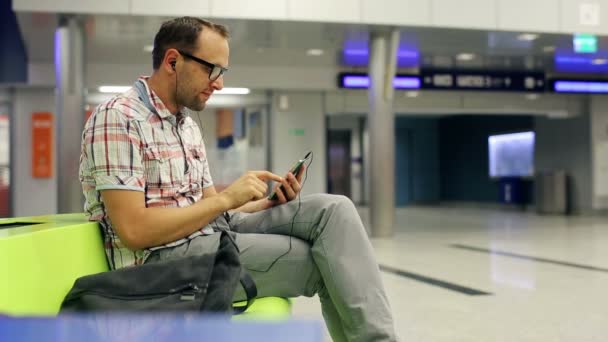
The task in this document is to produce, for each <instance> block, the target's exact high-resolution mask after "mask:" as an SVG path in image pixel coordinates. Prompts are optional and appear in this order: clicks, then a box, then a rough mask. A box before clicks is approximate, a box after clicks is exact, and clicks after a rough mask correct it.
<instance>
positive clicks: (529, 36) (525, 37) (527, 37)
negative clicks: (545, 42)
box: [517, 33, 538, 42]
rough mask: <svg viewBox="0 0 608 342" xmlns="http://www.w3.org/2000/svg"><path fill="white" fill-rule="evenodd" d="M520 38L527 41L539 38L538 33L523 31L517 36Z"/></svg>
mask: <svg viewBox="0 0 608 342" xmlns="http://www.w3.org/2000/svg"><path fill="white" fill-rule="evenodd" d="M517 39H518V40H523V41H527V42H531V41H533V40H536V39H538V35H537V34H534V33H522V34H520V35H519V36H517Z"/></svg>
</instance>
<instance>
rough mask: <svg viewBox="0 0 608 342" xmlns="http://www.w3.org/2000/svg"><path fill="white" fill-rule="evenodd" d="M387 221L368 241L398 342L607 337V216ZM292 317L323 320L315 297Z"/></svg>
mask: <svg viewBox="0 0 608 342" xmlns="http://www.w3.org/2000/svg"><path fill="white" fill-rule="evenodd" d="M360 212H361V216H362V217H363V219H364V222H366V223H367V222H368V211H367V210H366V209H365V208H362V209H360ZM395 225H396V233H395V237H394V238H392V239H374V240H372V244H373V245H374V248H375V249H376V254H377V257H378V262H379V263H380V264H381V265H382V266H383V267H384V270H383V272H382V275H383V279H384V284H385V286H386V289H387V292H388V295H389V299H390V302H391V306H392V309H393V312H394V317H395V321H396V326H397V327H396V329H397V333H398V335H399V337H400V338H401V340H402V341H425V342H426V341H446V342H448V341H449V342H455V341H467V342H469V341H484V342H485V341H505V342H506V341H509V342H511V341H518V342H523V341H534V342H538V341H543V342H546V341H608V293H607V292H608V217H584V216H578V217H560V216H537V215H535V214H534V213H529V212H515V211H499V210H488V209H483V210H482V209H466V208H465V209H463V208H446V207H409V208H399V209H397V214H396V222H395ZM412 275H413V276H412ZM434 281H439V285H438V284H436V283H433V282H434ZM441 284H447V285H446V286H440V285H441ZM452 285H453V286H456V289H454V288H451V286H452ZM459 287H461V288H465V289H474V290H477V291H481V292H483V293H486V295H471V294H468V293H466V291H464V292H463V291H459V290H458V288H459ZM294 316H295V317H297V318H312V319H319V320H322V316H321V310H320V305H319V304H318V298H311V299H309V298H298V299H296V300H295V303H294ZM328 341H329V338H328Z"/></svg>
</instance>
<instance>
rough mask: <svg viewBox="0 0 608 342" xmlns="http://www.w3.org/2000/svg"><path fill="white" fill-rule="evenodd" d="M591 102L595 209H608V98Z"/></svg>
mask: <svg viewBox="0 0 608 342" xmlns="http://www.w3.org/2000/svg"><path fill="white" fill-rule="evenodd" d="M590 101H591V105H590V110H591V118H590V125H591V128H590V129H591V158H592V159H591V160H592V165H593V167H592V168H591V170H592V173H593V180H592V196H593V209H608V98H606V97H602V96H593V97H591V100H590Z"/></svg>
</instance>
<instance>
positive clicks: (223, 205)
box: [101, 190, 231, 250]
mask: <svg viewBox="0 0 608 342" xmlns="http://www.w3.org/2000/svg"><path fill="white" fill-rule="evenodd" d="M144 196H145V195H144V193H143V192H140V191H130V190H102V191H101V197H102V198H103V202H104V203H105V206H106V209H107V211H108V215H109V216H110V219H111V220H112V227H113V228H114V229H115V231H116V233H117V234H118V236H119V237H120V240H121V241H122V243H123V244H125V246H127V247H128V248H129V249H131V250H139V249H143V248H147V247H153V246H160V245H163V244H166V243H169V242H173V241H177V240H179V239H181V238H183V237H186V236H188V235H190V234H192V233H193V232H195V231H196V230H199V229H201V228H202V227H204V226H206V225H207V224H208V223H209V222H211V221H213V220H214V219H215V218H216V217H218V216H219V215H220V214H221V213H222V212H224V211H226V210H229V209H231V204H230V200H229V199H228V198H226V197H225V196H220V195H216V196H213V197H209V198H203V199H202V200H200V201H198V202H197V203H195V204H193V205H191V206H188V207H185V208H146V205H145V203H146V200H145V197H144Z"/></svg>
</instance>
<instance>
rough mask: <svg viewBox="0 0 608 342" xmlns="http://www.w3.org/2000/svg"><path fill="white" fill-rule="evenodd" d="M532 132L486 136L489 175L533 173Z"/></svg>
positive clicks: (506, 175) (520, 175) (494, 176)
mask: <svg viewBox="0 0 608 342" xmlns="http://www.w3.org/2000/svg"><path fill="white" fill-rule="evenodd" d="M534 138H535V136H534V132H520V133H511V134H501V135H491V136H490V137H489V138H488V150H489V157H490V158H489V160H490V177H493V178H497V177H531V176H533V175H534Z"/></svg>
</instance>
